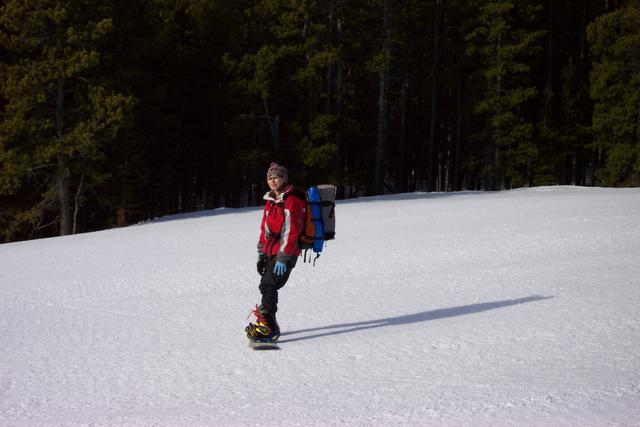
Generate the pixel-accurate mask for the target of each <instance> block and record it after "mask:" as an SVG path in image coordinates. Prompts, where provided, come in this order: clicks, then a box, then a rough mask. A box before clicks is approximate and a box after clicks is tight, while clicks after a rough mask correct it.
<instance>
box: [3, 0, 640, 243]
mask: <svg viewBox="0 0 640 427" xmlns="http://www.w3.org/2000/svg"><path fill="white" fill-rule="evenodd" d="M1 4H2V6H1V7H0V242H1V241H4V242H10V241H17V240H24V239H32V238H40V237H49V236H58V235H68V234H74V233H81V232H87V231H92V230H99V229H105V228H109V227H116V226H124V225H127V224H132V223H137V222H140V221H145V220H148V219H152V218H155V217H159V216H163V215H168V214H174V213H180V212H191V211H195V210H200V209H213V208H218V207H248V206H258V205H260V204H261V202H262V195H263V194H264V191H265V190H266V188H267V186H266V179H265V172H266V169H267V167H268V166H269V163H270V162H271V161H277V162H279V163H281V164H283V165H285V166H286V167H287V168H288V169H289V178H290V182H292V183H293V184H295V185H297V186H300V187H305V186H308V185H312V184H321V183H333V184H335V185H337V186H338V189H339V190H338V197H339V198H341V199H347V198H354V197H360V196H365V195H379V194H391V193H402V192H414V191H426V192H441V191H442V192H443V191H460V190H502V189H511V188H517V187H524V186H542V185H581V186H596V185H597V186H616V187H625V186H638V185H640V0H111V1H107V2H105V1H100V0H3V1H2V3H1ZM256 227H257V225H256ZM256 230H257V228H256Z"/></svg>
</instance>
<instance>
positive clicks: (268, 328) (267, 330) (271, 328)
mask: <svg viewBox="0 0 640 427" xmlns="http://www.w3.org/2000/svg"><path fill="white" fill-rule="evenodd" d="M251 314H253V315H254V316H256V320H255V322H252V323H249V325H248V326H247V327H246V328H244V330H245V332H246V333H247V338H249V340H251V341H255V342H270V341H276V340H277V339H278V338H280V327H278V323H277V322H276V317H275V316H274V315H273V314H271V313H268V312H266V311H265V310H264V309H263V308H262V306H258V305H256V308H254V309H253V310H252V311H251V313H250V314H249V316H251Z"/></svg>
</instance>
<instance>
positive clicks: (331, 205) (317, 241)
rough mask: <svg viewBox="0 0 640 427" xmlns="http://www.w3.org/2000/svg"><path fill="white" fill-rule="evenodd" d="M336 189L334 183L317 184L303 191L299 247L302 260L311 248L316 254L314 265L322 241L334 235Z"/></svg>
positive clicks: (318, 255) (330, 238) (305, 258)
mask: <svg viewBox="0 0 640 427" xmlns="http://www.w3.org/2000/svg"><path fill="white" fill-rule="evenodd" d="M336 190H337V188H336V186H335V185H317V186H313V187H311V188H309V189H308V190H307V192H306V193H305V208H306V209H305V221H304V227H303V229H302V232H301V233H300V238H299V239H298V242H299V245H300V249H302V250H304V258H303V259H304V262H306V261H307V252H309V250H313V252H314V253H315V254H316V257H315V258H314V259H313V265H316V260H317V259H318V258H319V257H320V254H321V253H322V249H323V248H324V243H325V242H326V241H327V240H333V239H334V238H335V236H336ZM309 262H311V257H309Z"/></svg>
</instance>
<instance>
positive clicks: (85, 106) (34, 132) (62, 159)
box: [0, 0, 132, 239]
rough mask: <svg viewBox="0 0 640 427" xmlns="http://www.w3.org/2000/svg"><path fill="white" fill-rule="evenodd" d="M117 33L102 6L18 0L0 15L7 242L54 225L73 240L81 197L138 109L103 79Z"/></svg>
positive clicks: (0, 135)
mask: <svg viewBox="0 0 640 427" xmlns="http://www.w3.org/2000/svg"><path fill="white" fill-rule="evenodd" d="M111 26H112V23H111V20H110V18H109V10H108V8H106V7H105V6H103V2H97V1H90V0H73V1H67V2H64V3H61V2H57V1H14V0H10V1H6V2H5V3H4V5H3V6H2V9H0V46H2V48H3V49H4V50H5V51H6V56H5V59H4V61H3V63H2V65H1V67H2V69H1V71H2V72H1V73H0V75H1V78H0V96H1V97H2V98H4V99H5V101H6V104H5V105H4V106H3V110H2V113H1V116H0V161H1V162H2V165H3V167H2V168H1V170H2V172H0V183H1V185H0V194H1V195H4V196H6V197H8V198H9V199H10V200H12V202H13V203H12V206H11V209H10V210H9V211H8V212H4V213H3V217H2V221H3V224H2V226H0V228H2V229H3V230H5V232H4V235H5V239H10V238H11V237H12V236H13V235H14V234H18V235H20V234H23V235H24V234H25V233H26V235H29V233H31V234H33V233H34V232H35V231H37V230H38V229H41V228H43V227H45V226H47V225H54V224H55V225H56V226H57V229H58V232H59V234H60V235H65V234H70V233H72V232H73V231H74V229H75V228H76V224H75V221H74V219H75V218H76V216H77V211H78V209H79V207H80V206H79V203H80V201H81V197H80V196H81V195H82V192H83V191H84V189H85V188H86V187H88V186H90V185H91V184H94V183H95V182H96V181H98V180H100V178H101V173H100V171H99V170H100V168H99V167H98V166H97V165H98V164H99V163H100V162H101V160H102V159H103V153H102V151H101V149H102V147H104V145H106V144H108V143H110V142H111V141H113V140H114V139H115V137H116V136H117V133H118V128H119V126H120V124H121V123H122V122H123V121H124V120H125V118H126V117H127V115H128V114H129V111H130V108H131V105H132V100H131V98H129V97H126V96H124V95H122V94H119V93H115V92H113V91H112V90H110V88H109V84H108V81H106V80H105V79H103V78H101V77H102V76H101V75H100V73H99V65H100V62H101V49H102V48H103V42H104V40H105V38H106V36H107V34H108V33H109V31H110V29H111ZM25 195H28V196H26V200H25ZM56 211H57V215H55V214H54V213H53V212H56Z"/></svg>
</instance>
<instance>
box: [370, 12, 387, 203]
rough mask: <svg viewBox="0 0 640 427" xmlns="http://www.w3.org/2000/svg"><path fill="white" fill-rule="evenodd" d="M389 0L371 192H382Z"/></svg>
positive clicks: (383, 29) (385, 13) (385, 137)
mask: <svg viewBox="0 0 640 427" xmlns="http://www.w3.org/2000/svg"><path fill="white" fill-rule="evenodd" d="M390 3H391V0H384V11H383V24H382V37H383V41H382V55H383V57H384V65H383V66H382V69H381V70H380V84H379V92H378V131H377V138H376V151H375V169H374V182H373V193H374V194H383V193H384V176H385V170H384V154H385V144H386V139H387V107H388V106H387V98H388V96H389V95H388V91H389V68H390V64H389V62H390V56H391V35H390V20H391V17H390V14H391V13H390V8H391V5H390Z"/></svg>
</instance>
